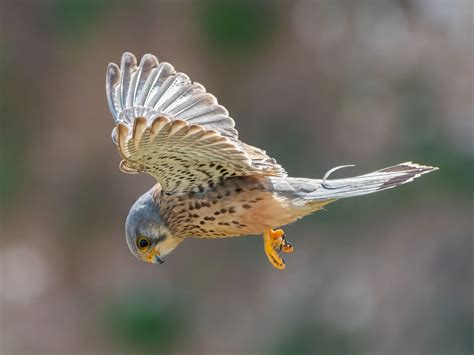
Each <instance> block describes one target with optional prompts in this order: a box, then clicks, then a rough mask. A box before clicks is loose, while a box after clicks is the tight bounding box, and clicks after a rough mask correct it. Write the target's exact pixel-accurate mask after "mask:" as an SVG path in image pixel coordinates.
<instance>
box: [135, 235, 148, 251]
mask: <svg viewBox="0 0 474 355" xmlns="http://www.w3.org/2000/svg"><path fill="white" fill-rule="evenodd" d="M149 245H150V241H149V240H148V239H147V238H143V237H142V238H140V239H138V241H137V246H138V248H139V249H140V250H145V249H146V248H148V247H149Z"/></svg>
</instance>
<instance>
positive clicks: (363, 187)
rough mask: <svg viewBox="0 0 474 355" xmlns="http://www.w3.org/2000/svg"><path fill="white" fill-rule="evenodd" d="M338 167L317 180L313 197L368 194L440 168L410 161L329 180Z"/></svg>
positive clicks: (325, 197)
mask: <svg viewBox="0 0 474 355" xmlns="http://www.w3.org/2000/svg"><path fill="white" fill-rule="evenodd" d="M344 167H345V166H344ZM341 168H342V167H341ZM337 169H338V168H335V169H331V170H330V171H329V172H328V173H327V174H326V176H325V177H324V178H323V179H322V180H316V182H317V184H318V187H317V188H316V190H314V191H313V192H312V193H311V199H315V200H326V199H339V198H345V197H352V196H359V195H366V194H370V193H373V192H377V191H382V190H387V189H391V188H393V187H396V186H399V185H402V184H405V183H407V182H411V181H413V180H414V179H415V178H417V177H419V176H421V175H423V174H427V173H429V172H431V171H435V170H438V168H437V167H433V166H425V165H419V164H415V163H412V162H411V161H409V162H405V163H400V164H397V165H394V166H391V167H388V168H385V169H381V170H377V171H374V172H372V173H369V174H365V175H360V176H355V177H351V178H345V179H332V180H328V177H329V175H330V174H331V173H332V172H334V171H335V170H337Z"/></svg>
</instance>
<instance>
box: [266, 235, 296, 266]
mask: <svg viewBox="0 0 474 355" xmlns="http://www.w3.org/2000/svg"><path fill="white" fill-rule="evenodd" d="M263 245H264V248H265V253H266V254H267V257H268V260H269V261H270V263H271V264H272V265H273V266H274V267H276V268H277V269H280V270H283V269H284V268H285V267H286V265H285V261H284V260H283V258H282V257H281V256H280V253H281V252H284V253H291V252H292V251H293V246H292V245H291V244H290V242H288V241H287V240H286V236H285V233H284V232H283V230H282V229H277V230H273V229H270V230H268V231H266V232H265V233H263Z"/></svg>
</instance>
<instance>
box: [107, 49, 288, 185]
mask: <svg viewBox="0 0 474 355" xmlns="http://www.w3.org/2000/svg"><path fill="white" fill-rule="evenodd" d="M106 90H107V97H108V102H109V108H110V111H111V112H112V115H113V116H114V118H115V122H116V125H117V126H116V127H115V128H114V130H113V131H112V139H113V140H114V142H115V143H116V144H117V145H118V147H119V151H120V154H121V155H122V157H123V161H122V162H121V164H120V167H121V170H122V171H124V172H129V173H136V172H142V171H143V172H147V173H149V174H150V175H152V176H154V177H155V178H156V179H157V180H158V182H159V183H160V184H161V185H162V188H163V190H164V191H166V192H169V193H174V192H185V191H200V190H203V189H204V188H206V186H209V185H212V184H215V183H217V182H218V181H221V180H223V179H225V178H227V177H231V176H247V175H255V174H256V175H268V176H286V173H285V171H284V170H283V169H282V167H281V166H280V165H278V164H277V163H276V162H275V160H274V159H272V158H270V157H269V156H268V155H267V154H266V153H265V152H264V151H263V150H261V149H259V148H256V147H252V146H250V145H247V144H245V143H243V142H241V141H239V140H238V132H237V130H236V129H235V128H234V120H233V119H232V118H230V117H229V115H228V112H227V110H226V109H225V108H224V107H223V106H221V105H219V104H218V103H217V99H216V98H215V97H214V96H213V95H211V94H209V93H207V92H206V91H205V88H204V86H202V85H201V84H198V83H192V82H191V80H190V79H189V77H188V76H187V75H186V74H183V73H177V72H176V71H175V70H174V68H173V67H172V66H171V65H170V64H168V63H159V62H158V60H157V59H156V57H155V56H153V55H150V54H146V55H144V56H143V58H142V60H141V62H140V65H139V66H137V61H136V58H135V56H133V54H130V53H124V55H123V56H122V61H121V68H120V69H119V67H118V66H117V65H115V64H113V63H111V64H109V67H108V70H107V78H106Z"/></svg>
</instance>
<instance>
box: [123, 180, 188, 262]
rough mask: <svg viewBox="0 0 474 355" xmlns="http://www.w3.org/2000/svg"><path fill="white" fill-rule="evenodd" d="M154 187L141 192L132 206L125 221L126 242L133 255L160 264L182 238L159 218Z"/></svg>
mask: <svg viewBox="0 0 474 355" xmlns="http://www.w3.org/2000/svg"><path fill="white" fill-rule="evenodd" d="M153 191H154V189H151V190H150V191H148V192H146V193H145V194H143V195H142V196H141V197H140V198H139V199H138V200H137V201H136V202H135V203H134V204H133V206H132V208H131V209H130V212H129V213H128V216H127V220H126V222H125V234H126V237H127V244H128V247H129V248H130V251H131V252H132V254H133V255H135V257H137V258H138V259H140V260H143V261H145V262H148V263H153V264H161V263H163V262H164V260H163V256H165V255H166V254H169V253H170V252H171V251H173V249H174V248H176V246H177V245H178V244H179V243H180V242H181V240H182V239H180V238H177V237H174V236H173V235H172V233H171V232H170V231H169V230H168V228H167V227H166V225H165V223H164V221H163V219H162V218H161V214H160V208H159V204H158V203H157V202H155V199H154V197H153Z"/></svg>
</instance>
